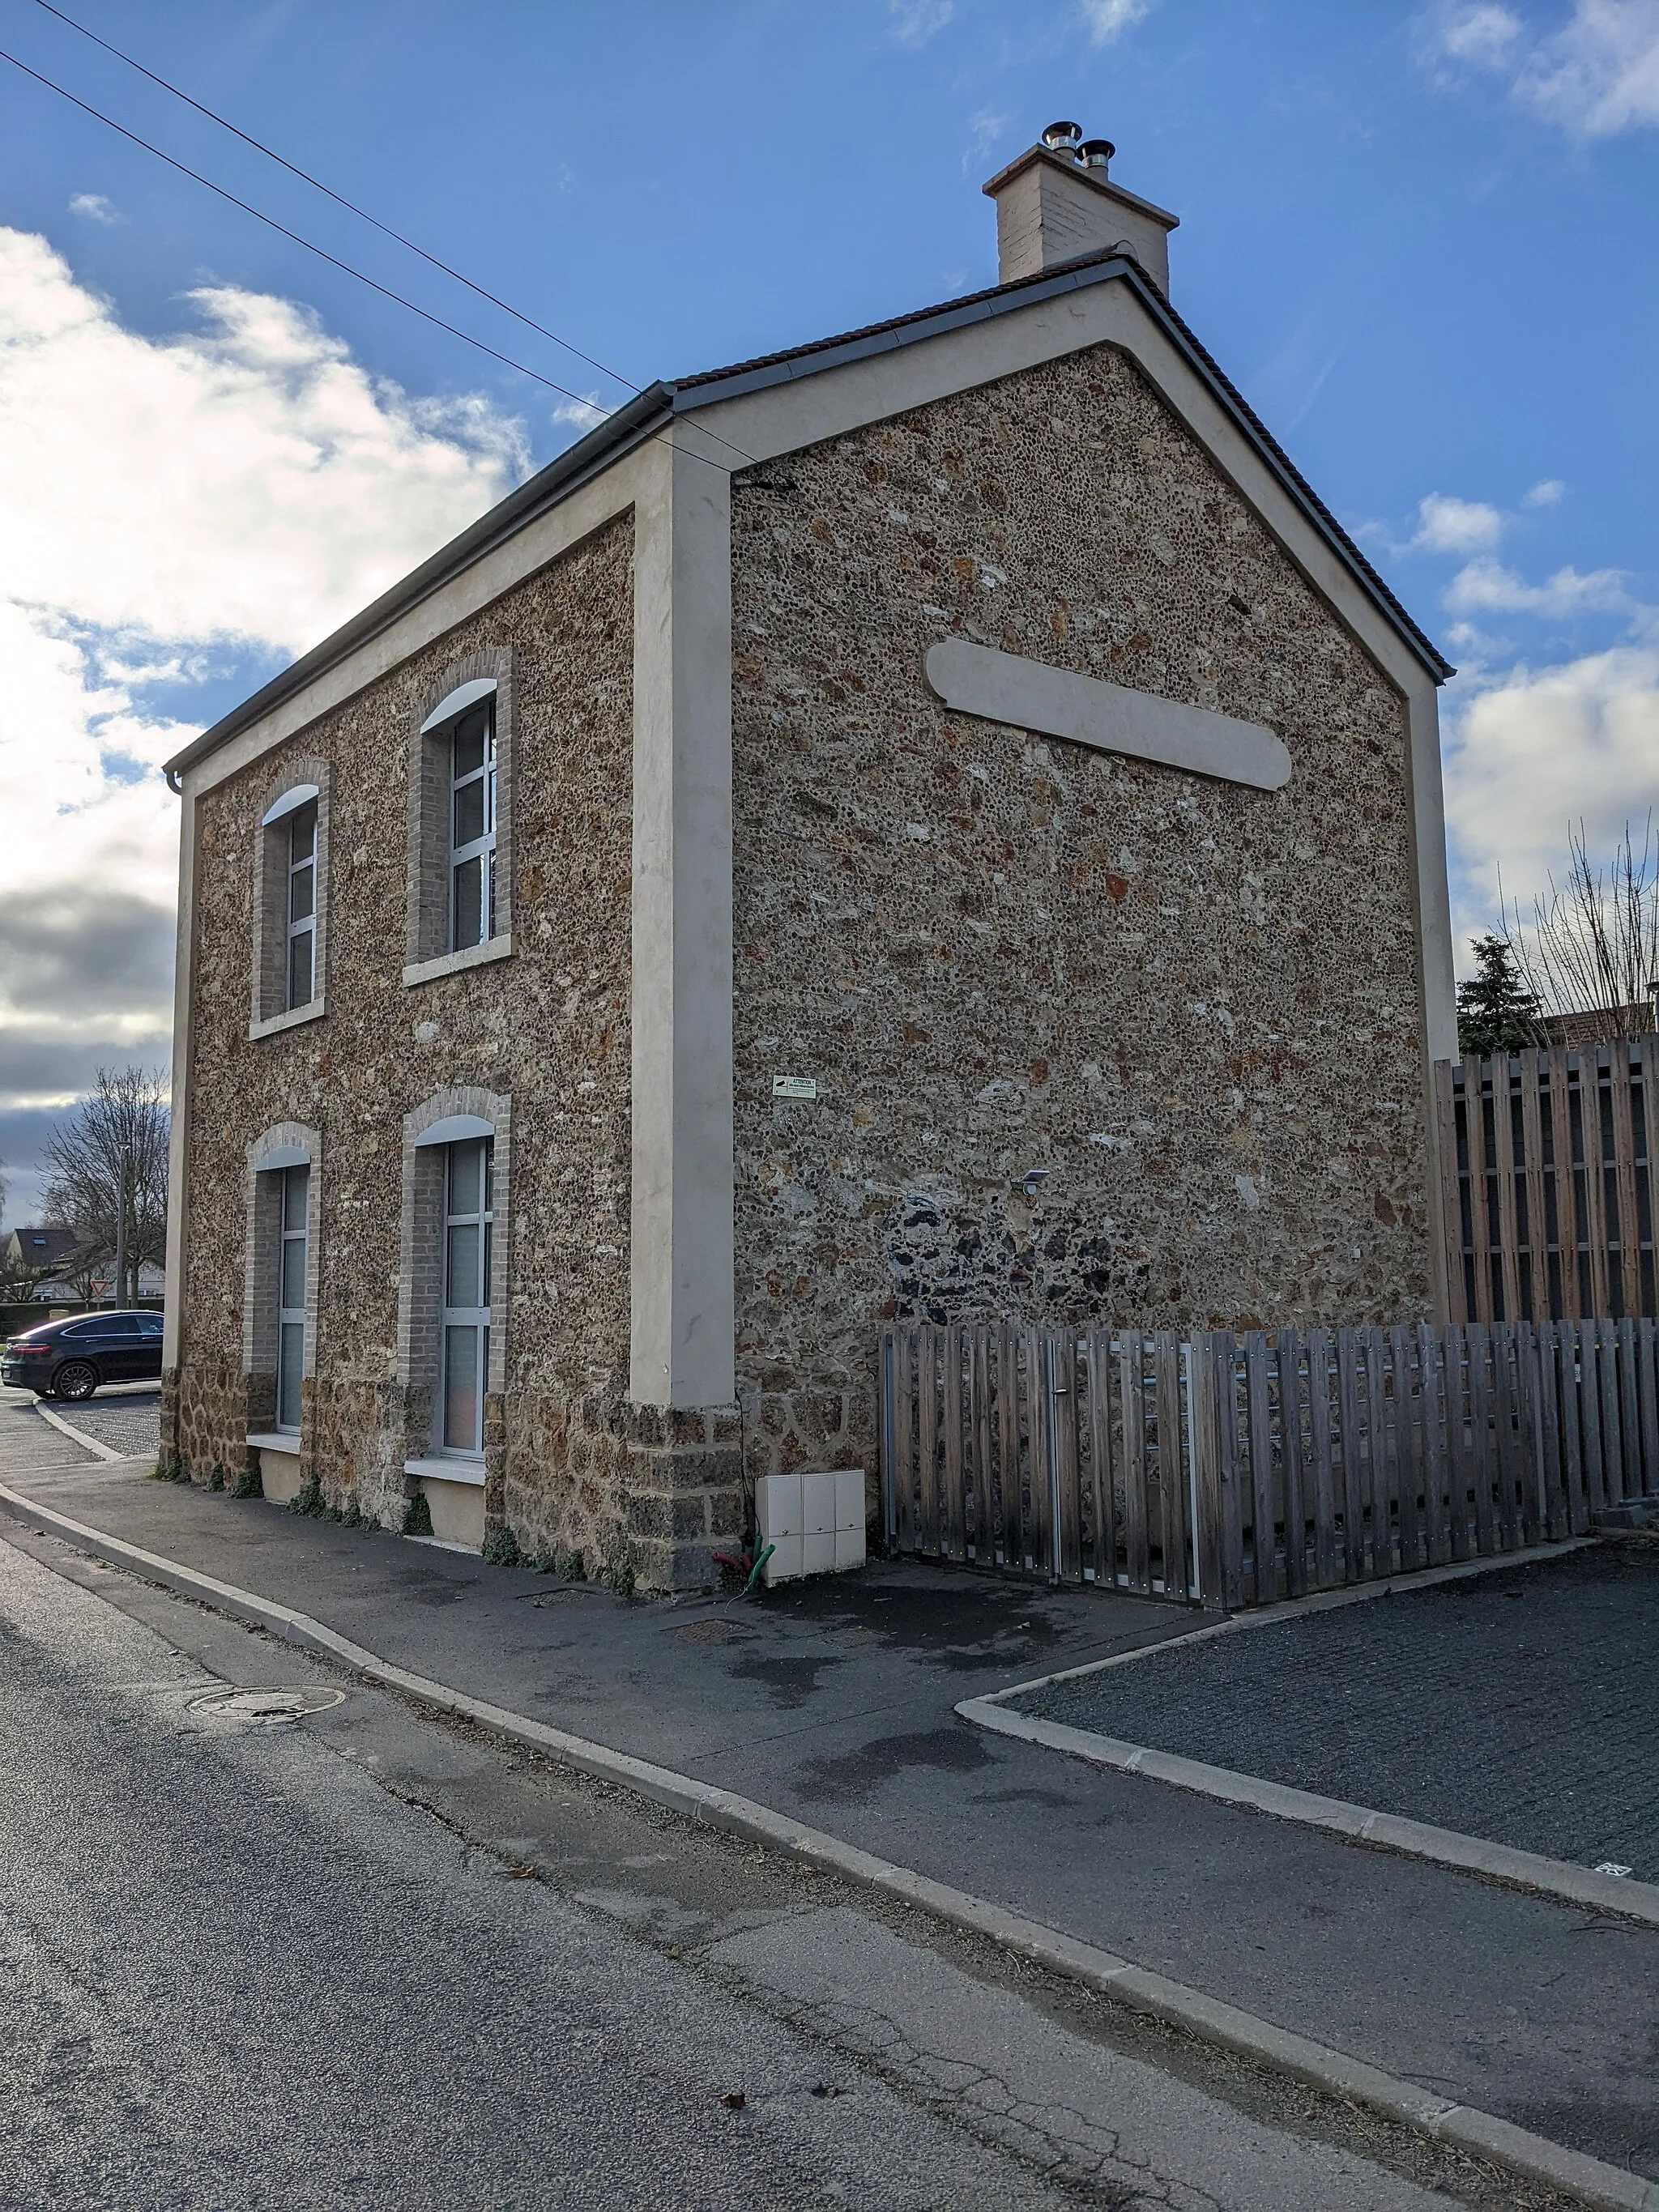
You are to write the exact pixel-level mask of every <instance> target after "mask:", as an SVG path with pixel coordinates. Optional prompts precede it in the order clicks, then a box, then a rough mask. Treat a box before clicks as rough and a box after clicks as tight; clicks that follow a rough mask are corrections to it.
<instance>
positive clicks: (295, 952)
mask: <svg viewBox="0 0 1659 2212" xmlns="http://www.w3.org/2000/svg"><path fill="white" fill-rule="evenodd" d="M312 945H313V938H312V933H311V932H310V931H309V930H308V929H302V930H301V932H300V933H299V935H298V936H297V937H290V938H289V940H288V1003H289V1007H290V1009H292V1008H293V1007H295V1006H309V1005H310V1004H311V952H312Z"/></svg>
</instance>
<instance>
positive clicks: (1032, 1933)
mask: <svg viewBox="0 0 1659 2212" xmlns="http://www.w3.org/2000/svg"><path fill="white" fill-rule="evenodd" d="M0 1508H3V1510H5V1511H6V1512H8V1513H9V1514H10V1515H11V1516H12V1517H13V1518H14V1519H15V1520H18V1521H21V1522H25V1523H26V1524H27V1525H29V1526H31V1527H33V1528H37V1529H40V1530H43V1531H44V1532H45V1533H46V1534H52V1535H58V1536H67V1537H69V1538H70V1539H71V1540H72V1541H73V1542H74V1543H75V1544H76V1547H77V1548H79V1549H81V1550H83V1551H88V1552H90V1553H93V1554H94V1557H96V1558H99V1559H106V1560H107V1561H108V1562H109V1563H110V1564H111V1565H115V1566H119V1567H125V1568H128V1569H131V1568H134V1567H137V1568H138V1569H140V1570H142V1571H143V1572H144V1573H145V1575H146V1576H147V1577H149V1578H150V1579H153V1580H155V1581H159V1582H161V1583H164V1584H165V1585H166V1586H167V1587H168V1588H170V1589H174V1590H176V1591H178V1592H179V1593H180V1594H181V1595H185V1596H187V1597H192V1598H198V1599H205V1600H206V1601H209V1602H210V1603H211V1604H212V1605H214V1606H215V1607H217V1608H218V1609H219V1610H220V1611H222V1612H225V1613H230V1614H231V1615H233V1616H234V1618H236V1619H238V1620H244V1621H246V1622H247V1623H249V1624H250V1625H251V1626H255V1627H259V1628H263V1629H265V1630H267V1631H271V1632H275V1633H276V1634H277V1635H279V1636H282V1637H283V1638H285V1639H286V1640H287V1641H288V1642H289V1643H292V1644H299V1645H301V1646H302V1647H306V1648H308V1649H310V1650H317V1651H324V1652H327V1653H328V1654H329V1655H330V1656H331V1657H333V1658H335V1659H337V1660H340V1661H343V1662H344V1664H345V1665H346V1666H348V1667H349V1668H351V1669H352V1670H353V1672H354V1673H356V1674H360V1675H361V1676H362V1678H363V1679H364V1680H367V1681H371V1682H377V1683H380V1684H383V1685H385V1686H386V1687H387V1688H389V1689H395V1690H399V1691H401V1692H403V1693H404V1695H405V1696H407V1697H410V1698H413V1699H417V1700H418V1701H419V1702H420V1703H421V1704H422V1705H429V1706H432V1707H434V1708H435V1709H436V1710H437V1711H441V1712H449V1713H454V1714H457V1715H459V1717H462V1718H464V1719H466V1720H471V1721H474V1722H476V1723H478V1724H479V1725H481V1726H483V1727H485V1728H489V1729H495V1730H496V1731H497V1732H498V1733H499V1734H501V1735H507V1736H511V1737H513V1738H515V1739H516V1740H517V1741H520V1742H521V1743H527V1744H531V1745H532V1746H534V1747H536V1748H537V1749H538V1750H540V1751H544V1752H547V1753H550V1754H551V1756H552V1757H554V1758H555V1759H559V1760H561V1761H562V1762H563V1763H564V1764H565V1765H569V1766H574V1767H575V1768H577V1769H578V1770H579V1771H580V1772H582V1773H584V1774H591V1775H592V1776H594V1777H595V1778H597V1779H599V1780H601V1781H605V1782H613V1783H621V1784H623V1785H624V1786H625V1787H626V1788H628V1789H631V1790H635V1791H636V1792H638V1794H639V1795H641V1796H644V1797H648V1798H650V1799H652V1800H653V1802H655V1803H657V1804H659V1805H664V1806H666V1807H668V1808H670V1809H671V1810H672V1811H674V1812H678V1813H681V1814H686V1815H687V1816H688V1817H690V1819H692V1820H697V1821H702V1822H705V1823H707V1825H708V1826H711V1827H717V1828H720V1829H722V1830H724V1831H726V1832H727V1833H729V1834H732V1835H737V1836H741V1837H743V1838H744V1839H745V1840H746V1841H748V1842H750V1843H757V1844H769V1845H770V1846H772V1847H773V1848H774V1849H776V1850H786V1851H788V1852H790V1853H791V1854H792V1855H793V1857H796V1858H799V1859H801V1860H803V1861H805V1863H807V1864H809V1865H811V1866H817V1867H822V1868H823V1869H825V1870H826V1871H828V1872H830V1873H834V1874H836V1875H841V1876H842V1878H843V1879H844V1880H847V1881H855V1882H859V1883H860V1884H862V1885H864V1886H865V1887H869V1888H873V1889H879V1890H882V1891H884V1893H887V1894H888V1895H889V1896H893V1897H898V1898H902V1899H904V1900H905V1902H906V1903H908V1904H911V1905H917V1906H920V1907H921V1909H922V1910H923V1911H927V1912H930V1913H932V1914H933V1915H934V1916H935V1917H937V1918H939V1919H941V1920H944V1921H945V1922H947V1923H949V1924H951V1926H953V1927H957V1928H962V1929H966V1930H968V1931H969V1933H971V1934H974V1935H976V1936H982V1937H984V1938H986V1939H987V1940H988V1941H989V1942H993V1943H995V1944H998V1945H999V1946H1000V1947H1001V1948H1003V1949H1005V1950H1009V1951H1012V1952H1016V1953H1018V1955H1019V1956H1021V1957H1022V1958H1027V1959H1030V1960H1035V1961H1036V1963H1037V1964H1039V1965H1041V1966H1045V1967H1047V1968H1048V1969H1049V1971H1051V1972H1055V1973H1060V1974H1064V1975H1066V1976H1067V1977H1068V1978H1070V1979H1072V1980H1073V1981H1078V1982H1081V1983H1083V1984H1086V1985H1087V1986H1088V1987H1090V1988H1092V1989H1097V1990H1100V1991H1101V1992H1102V1994H1103V1995H1104V1996H1108V1997H1109V1998H1111V1999H1113V2000H1114V2001H1115V2002H1118V2003H1121V2004H1125V2005H1127V2006H1129V2007H1130V2008H1132V2009H1133V2010H1135V2011H1138V2012H1144V2013H1148V2014H1150V2015H1152V2016H1153V2017H1155V2018H1157V2019H1158V2020H1161V2021H1166V2022H1168V2023H1169V2024H1170V2026H1172V2027H1181V2028H1183V2029H1185V2030H1186V2031H1187V2032H1188V2033H1190V2034H1192V2035H1194V2036H1196V2037H1198V2038H1199V2039H1200V2041H1203V2042H1206V2043H1210V2044H1213V2045H1218V2047H1220V2048H1221V2049H1223V2050H1226V2051H1232V2052H1234V2053H1236V2054H1237V2055H1238V2056H1240V2057H1245V2058H1249V2059H1251V2060H1253V2061H1255V2063H1259V2064H1262V2065H1267V2066H1270V2067H1273V2068H1274V2069H1276V2070H1278V2071H1279V2072H1281V2073H1285V2074H1290V2075H1293V2076H1294V2077H1295V2078H1296V2079H1297V2080H1298V2081H1305V2082H1307V2083H1309V2084H1310V2086H1311V2087H1315V2088H1316V2089H1319V2090H1321V2091H1322V2092H1324V2093H1326V2094H1327V2095H1330V2096H1334V2097H1341V2098H1346V2099H1350V2100H1352V2101H1353V2102H1354V2103H1356V2104H1360V2105H1364V2106H1368V2107H1369V2108H1370V2110H1371V2111H1373V2112H1379V2113H1381V2114H1383V2116H1384V2117H1385V2118H1389V2119H1391V2120H1395V2121H1397V2122H1401V2123H1403V2124H1405V2125H1406V2126H1407V2127H1410V2128H1413V2129H1415V2130H1418V2131H1419V2133H1422V2134H1425V2135H1427V2136H1432V2137H1434V2138H1435V2139H1436V2140H1437V2141H1439V2142H1445V2143H1449V2144H1452V2145H1454V2146H1455V2147H1456V2148H1458V2149H1460V2150H1463V2151H1467V2152H1469V2153H1471V2154H1474V2156H1476V2157H1479V2158H1483V2159H1486V2160H1491V2161H1492V2162H1493V2163H1494V2164H1497V2165H1499V2166H1505V2167H1507V2168H1509V2169H1510V2171H1511V2172H1516V2173H1518V2174H1522V2175H1524V2176H1526V2177H1527V2178H1528V2179H1529V2180H1533V2181H1538V2182H1542V2183H1545V2184H1547V2185H1548V2186H1549V2187H1551V2188H1553V2189H1559V2190H1564V2191H1567V2192H1568V2193H1569V2194H1571V2195H1573V2196H1576V2197H1578V2198H1579V2199H1580V2200H1581V2201H1582V2202H1583V2203H1584V2204H1586V2205H1589V2206H1591V2207H1594V2208H1595V2212H1659V2184H1656V2183H1653V2182H1649V2181H1647V2180H1644V2179H1643V2178H1642V2177H1641V2176H1640V2175H1639V2174H1634V2173H1630V2172H1626V2171H1624V2170H1622V2169H1621V2168H1620V2167H1618V2166H1610V2165H1608V2164H1607V2162H1606V2161H1605V2160H1601V2159H1597V2158H1591V2157H1589V2156H1587V2155H1586V2154H1584V2153H1583V2152H1582V2151H1575V2150H1569V2149H1567V2148H1565V2146H1564V2145H1562V2144H1560V2143H1554V2142H1549V2141H1548V2140H1547V2138H1546V2137H1544V2136H1535V2135H1533V2134H1531V2133H1530V2132H1529V2131H1528V2130H1527V2129H1525V2128H1518V2127H1516V2126H1514V2125H1513V2124H1511V2123H1510V2122H1509V2121H1508V2120H1504V2119H1499V2118H1498V2117H1497V2116H1496V2115H1495V2114H1493V2113H1491V2112H1480V2111H1477V2110H1475V2109H1474V2107H1473V2106H1467V2105H1458V2104H1454V2103H1451V2102H1450V2101H1449V2100H1447V2099H1445V2098H1443V2097H1437V2096H1435V2095H1433V2094H1432V2093H1430V2092H1429V2091H1427V2090H1424V2089H1420V2088H1419V2087H1416V2086H1415V2084H1413V2082H1410V2081H1402V2080H1401V2078H1400V2077H1399V2076H1398V2075H1393V2074H1388V2073H1385V2072H1383V2070H1382V2069H1380V2068H1378V2067H1374V2066H1368V2065H1366V2064H1365V2063H1364V2062H1363V2061H1362V2060H1360V2059H1357V2058H1350V2057H1346V2055H1345V2054H1344V2053H1343V2052H1341V2051H1332V2050H1329V2049H1328V2048H1327V2047H1326V2046H1325V2045H1323V2044H1319V2043H1314V2042H1311V2041H1310V2039H1308V2038H1307V2037H1305V2036H1300V2035H1294V2034H1292V2033H1291V2032H1290V2031H1289V2030H1288V2029H1285V2028H1281V2027H1275V2026H1274V2025H1273V2022H1272V2021H1265V2020H1261V2019H1259V2018H1257V2017H1256V2015H1255V2014H1253V2013H1247V2012H1243V2011H1241V2010H1240V2009H1239V2008H1237V2006H1235V2005H1230V2004H1225V2003H1224V2002H1221V2001H1220V2000H1219V1999H1218V1998H1215V1997H1209V1996H1205V1995H1204V1994H1203V1992H1202V1991H1201V1990H1194V1989H1189V1988H1188V1987H1187V1986H1186V1984H1184V1983H1182V1982H1176V1981H1172V1980H1171V1979H1170V1978H1169V1977H1168V1976H1167V1975H1164V1974H1158V1973H1153V1972H1149V1971H1147V1970H1146V1968H1144V1967H1140V1966H1134V1965H1133V1964H1132V1963H1131V1962H1130V1961H1129V1960H1127V1959H1120V1958H1117V1957H1116V1956H1115V1955H1114V1954H1112V1953H1111V1952H1109V1951H1103V1950H1100V1949H1098V1948H1097V1947H1096V1946H1095V1945H1094V1944H1092V1943H1085V1942H1081V1941H1079V1939H1078V1938H1077V1937H1076V1936H1066V1935H1062V1934H1061V1933H1060V1932H1059V1931H1058V1930H1057V1929H1052V1928H1046V1927H1044V1926H1043V1925H1042V1923H1041V1922H1040V1921H1035V1920H1029V1919H1027V1918H1026V1917H1024V1915H1023V1914H1021V1913H1018V1912H1013V1911H1009V1910H1008V1909H1007V1908H1006V1906H1003V1905H994V1904H992V1903H991V1902H990V1901H989V1900H988V1899H985V1898H981V1897H975V1896H972V1895H971V1894H970V1893H969V1892H968V1891H966V1890H961V1889H956V1888H953V1887H951V1886H950V1885H948V1884H947V1883H945V1882H938V1881H933V1880H932V1879H931V1878H930V1877H929V1876H927V1875H921V1874H916V1873H915V1872H914V1871H912V1869H909V1868H908V1867H901V1866H895V1865H894V1864H893V1863H891V1862H890V1861H889V1860H887V1859H882V1858H878V1857H875V1856H874V1855H873V1854H872V1853H871V1852H869V1851H864V1850H859V1848H858V1847H857V1846H856V1845H855V1844H848V1843H843V1842H842V1840H841V1838H839V1837H836V1836H831V1835H828V1834H826V1833H825V1832H823V1830H822V1829H820V1828H810V1827H807V1826H805V1824H804V1823H802V1822H800V1821H799V1820H792V1819H790V1818H789V1816H788V1815H787V1814H781V1813H775V1812H773V1811H772V1809H771V1808H770V1807H769V1806H765V1805H760V1804H757V1803H756V1802H754V1800H753V1799H751V1798H747V1797H739V1796H735V1795H734V1794H733V1793H732V1791H730V1790H720V1789H717V1788H715V1787H714V1784H711V1783H707V1782H698V1781H696V1779H695V1778H693V1777H692V1776H690V1775H687V1774H679V1773H677V1772H675V1771H674V1770H673V1769H672V1768H671V1767H665V1766H657V1765H653V1764H652V1762H651V1761H650V1760H648V1759H635V1758H633V1757H632V1756H631V1755H630V1754H629V1753H626V1752H619V1751H612V1750H610V1749H609V1748H608V1747H606V1746H605V1745H603V1744H597V1743H591V1742H589V1741H587V1740H586V1738H585V1737H582V1736H577V1735H569V1734H568V1733H567V1731H566V1730H564V1729H556V1728H550V1727H549V1726H547V1724H546V1723H544V1722H542V1721H533V1720H530V1719H528V1718H526V1717H525V1716H524V1715H523V1714H520V1713H513V1712H509V1711H506V1710H505V1709H504V1708H503V1707H501V1706H499V1705H489V1704H488V1703H486V1702H485V1701H484V1700H483V1699H478V1698H471V1697H468V1696H467V1695H466V1694H465V1692H463V1691H459V1690H452V1689H450V1688H449V1687H448V1686H447V1685H446V1684H444V1683H441V1682H434V1681H429V1680H427V1678H426V1677H425V1676H423V1675H420V1674H410V1673H409V1672H408V1670H407V1669H406V1668H402V1667H393V1666H392V1665H390V1664H388V1662H386V1661H385V1660H383V1659H380V1658H379V1657H378V1656H376V1655H375V1654H374V1652H372V1651H369V1650H366V1649H365V1648H364V1647H363V1646H362V1644H354V1643H352V1642H351V1641H350V1640H349V1638H346V1637H343V1636H340V1635H337V1633H336V1632H335V1631H334V1630H333V1629H331V1628H329V1627H327V1626H325V1624H324V1623H323V1622H322V1621H320V1620H313V1619H312V1618H311V1616H310V1615H309V1614H308V1613H299V1612H296V1611H295V1609H294V1607H291V1606H285V1605H279V1604H278V1603H276V1601H275V1600H273V1599H270V1598H263V1597H259V1596H258V1595H256V1594H255V1593H254V1592H252V1590H245V1589H238V1588H237V1586H236V1585H235V1584H234V1583H225V1582H221V1581H219V1580H218V1579H217V1578H216V1577H215V1576H212V1575H205V1574H202V1573H200V1572H199V1571H197V1569H195V1568H193V1567H186V1566H185V1565H181V1564H180V1563H179V1561H177V1560H173V1559H165V1558H163V1557H162V1556H161V1554H160V1553H155V1552H147V1551H145V1550H143V1548H142V1547H140V1546H139V1545H137V1544H129V1543H127V1542H126V1541H125V1540H124V1539H122V1538H120V1537H118V1536H109V1535H106V1534H105V1533H104V1532H103V1530H101V1529H99V1528H88V1526H87V1525H86V1524H85V1523H84V1522H79V1521H74V1520H71V1519H70V1516H68V1515H67V1514H64V1513H58V1512H57V1511H55V1510H53V1509H52V1507H51V1506H47V1505H41V1504H37V1503H36V1501H35V1500H34V1499H33V1498H28V1497H26V1496H25V1495H24V1494H23V1493H22V1492H19V1491H15V1490H12V1489H10V1488H9V1486H6V1485H5V1484H3V1483H0ZM974 1702H976V1701H975V1700H971V1699H970V1700H969V1703H974ZM999 1717H1000V1718H1003V1719H1012V1718H1016V1717H1018V1716H1012V1715H1001V1714H1000V1715H999Z"/></svg>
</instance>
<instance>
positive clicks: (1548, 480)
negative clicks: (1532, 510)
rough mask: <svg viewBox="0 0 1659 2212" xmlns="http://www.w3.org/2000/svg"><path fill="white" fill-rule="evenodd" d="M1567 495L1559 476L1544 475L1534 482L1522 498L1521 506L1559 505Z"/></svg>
mask: <svg viewBox="0 0 1659 2212" xmlns="http://www.w3.org/2000/svg"><path fill="white" fill-rule="evenodd" d="M1566 495H1567V488H1566V486H1565V484H1564V483H1562V481H1561V479H1560V477H1545V479H1544V481H1543V483H1535V484H1534V486H1533V488H1532V489H1531V490H1530V491H1529V492H1528V493H1527V495H1526V496H1525V497H1524V498H1523V499H1522V501H1521V504H1522V507H1559V506H1560V504H1561V502H1562V501H1563V500H1564V499H1565V497H1566Z"/></svg>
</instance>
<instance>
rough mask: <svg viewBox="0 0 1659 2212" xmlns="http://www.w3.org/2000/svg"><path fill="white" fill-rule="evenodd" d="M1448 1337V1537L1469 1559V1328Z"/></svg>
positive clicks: (1444, 1391)
mask: <svg viewBox="0 0 1659 2212" xmlns="http://www.w3.org/2000/svg"><path fill="white" fill-rule="evenodd" d="M1445 1340H1446V1362H1445V1367H1444V1370H1443V1374H1442V1376H1441V1385H1440V1388H1441V1395H1442V1400H1443V1404H1444V1407H1445V1420H1446V1541H1447V1543H1448V1545H1449V1547H1450V1551H1451V1555H1452V1558H1453V1559H1468V1558H1469V1557H1470V1555H1471V1554H1472V1553H1473V1552H1474V1529H1473V1525H1472V1522H1471V1518H1470V1516H1471V1515H1472V1514H1473V1512H1474V1472H1473V1441H1472V1438H1473V1431H1472V1428H1471V1425H1470V1417H1469V1377H1468V1359H1469V1349H1468V1328H1457V1327H1455V1326H1454V1327H1453V1328H1449V1329H1448V1330H1447V1331H1446V1333H1445Z"/></svg>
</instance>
